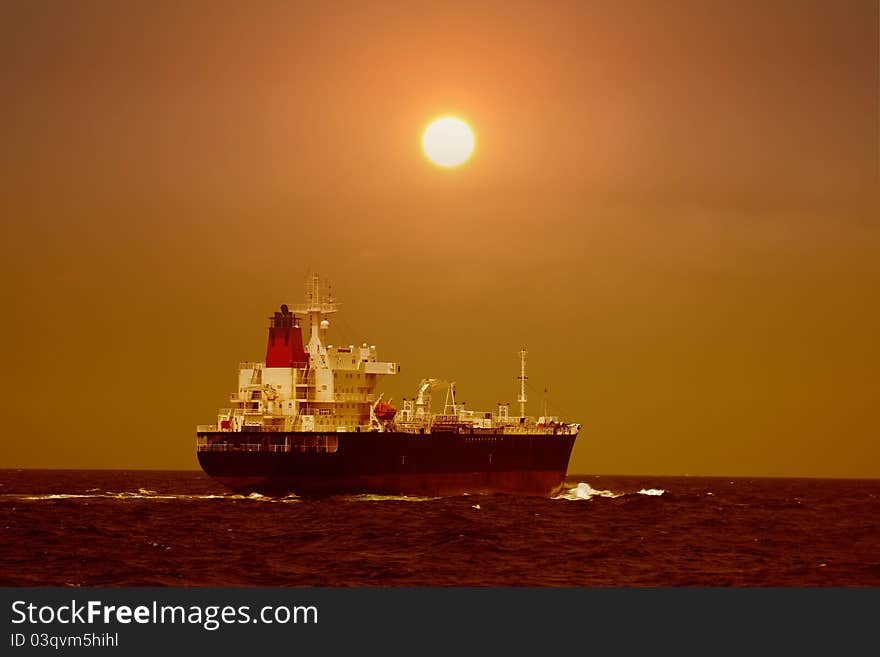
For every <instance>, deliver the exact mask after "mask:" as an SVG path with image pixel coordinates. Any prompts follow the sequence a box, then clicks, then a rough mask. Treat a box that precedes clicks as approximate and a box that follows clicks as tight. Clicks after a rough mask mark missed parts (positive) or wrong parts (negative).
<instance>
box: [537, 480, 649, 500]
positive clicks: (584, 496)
mask: <svg viewBox="0 0 880 657" xmlns="http://www.w3.org/2000/svg"><path fill="white" fill-rule="evenodd" d="M665 492H666V491H665V490H663V489H662V488H642V489H641V490H640V491H638V492H637V493H636V494H637V495H650V496H654V497H657V496H660V495H663V494H664V493H665ZM626 494H627V493H615V492H614V491H611V490H597V489H595V488H593V487H592V486H590V484H588V483H586V482H583V481H582V482H580V483H579V484H578V485H577V486H575V487H574V488H569V489H568V490H567V491H564V492H562V493H560V494H559V495H557V496H556V497H554V498H553V499H554V500H590V499H592V498H594V497H610V498H615V497H622V496H624V495H626Z"/></svg>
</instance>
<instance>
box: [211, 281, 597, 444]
mask: <svg viewBox="0 0 880 657" xmlns="http://www.w3.org/2000/svg"><path fill="white" fill-rule="evenodd" d="M337 310H338V306H337V304H336V302H335V301H334V300H333V298H332V295H331V294H330V293H329V291H328V290H326V289H325V288H324V286H322V284H321V281H320V279H319V278H318V276H313V277H311V279H310V280H309V282H308V284H307V286H306V302H305V303H304V304H302V305H299V306H296V307H294V309H293V311H291V310H289V309H288V307H287V306H286V305H284V306H282V307H281V311H280V312H276V313H275V315H274V317H272V318H270V321H271V325H270V327H269V343H268V346H267V350H266V361H265V362H262V363H257V362H246V363H241V364H240V365H239V372H238V390H237V391H236V392H234V393H232V395H231V396H230V407H229V408H223V409H221V410H220V412H219V413H218V417H217V424H216V425H208V426H200V427H199V431H202V432H211V431H221V432H226V431H229V432H241V431H248V432H252V431H269V432H363V431H397V432H404V433H414V434H424V433H431V431H432V429H433V430H434V431H438V430H444V431H450V430H453V431H461V430H467V429H478V430H482V431H485V430H490V429H493V430H496V431H497V432H500V433H557V432H563V433H576V432H577V431H578V429H579V428H580V425H577V424H565V423H560V422H559V420H558V418H556V417H549V416H542V417H538V418H534V417H527V416H526V415H525V403H526V391H525V381H526V378H527V377H526V373H525V357H526V353H527V352H526V351H525V349H523V350H522V351H521V352H520V376H519V380H520V394H519V397H518V399H517V401H518V402H519V404H520V415H519V417H510V412H509V405H507V404H500V405H499V408H498V412H497V413H491V412H481V411H472V410H468V409H465V407H464V404H462V403H456V400H455V383H454V382H451V383H450V382H442V381H440V380H438V379H423V380H422V381H421V382H420V384H419V388H418V394H417V396H416V397H414V398H413V399H404V400H403V408H402V409H401V410H400V412H399V413H398V412H397V410H396V409H394V408H393V407H392V406H391V405H390V404H389V403H386V402H384V401H383V400H382V395H381V394H378V393H377V387H378V384H379V379H380V377H383V376H390V375H395V374H397V373H399V372H400V365H399V364H397V363H395V362H389V361H380V360H379V358H378V355H377V352H376V347H375V345H369V346H368V345H367V344H366V343H363V344H361V345H360V346H355V345H351V344H350V345H346V346H334V345H332V344H327V331H328V329H329V326H330V320H329V316H330V315H332V314H334V313H336V312H337ZM301 318H302V319H305V320H306V321H307V323H308V326H309V337H308V341H307V342H305V343H304V341H303V335H302V327H301V325H300V321H301ZM440 386H443V387H445V388H446V402H445V404H444V410H443V412H442V413H433V412H432V410H431V397H432V394H431V393H432V391H433V390H434V389H436V388H437V387H440Z"/></svg>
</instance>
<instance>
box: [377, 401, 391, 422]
mask: <svg viewBox="0 0 880 657" xmlns="http://www.w3.org/2000/svg"><path fill="white" fill-rule="evenodd" d="M373 413H375V414H376V417H377V418H378V419H380V420H382V421H383V422H388V421H390V420H393V419H394V416H395V415H397V409H396V408H394V407H393V406H392V405H391V404H388V403H386V402H384V401H380V402H379V403H378V404H376V408H375V409H373Z"/></svg>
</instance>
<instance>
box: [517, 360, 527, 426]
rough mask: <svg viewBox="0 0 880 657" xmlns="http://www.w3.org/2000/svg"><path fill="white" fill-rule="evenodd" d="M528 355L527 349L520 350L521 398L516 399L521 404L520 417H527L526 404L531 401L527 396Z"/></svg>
mask: <svg viewBox="0 0 880 657" xmlns="http://www.w3.org/2000/svg"><path fill="white" fill-rule="evenodd" d="M528 355H529V352H528V351H526V348H525V347H523V348H522V349H520V350H519V377H518V378H519V397H517V398H516V401H518V402H519V416H520V417H525V416H526V402H527V401H528V400H529V398H528V397H527V396H526V379H528V378H529V377H527V376H526V356H528Z"/></svg>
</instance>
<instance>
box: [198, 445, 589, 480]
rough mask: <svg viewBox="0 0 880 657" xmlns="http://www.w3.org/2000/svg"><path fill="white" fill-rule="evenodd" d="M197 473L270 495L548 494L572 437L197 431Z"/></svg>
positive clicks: (561, 473) (560, 475) (561, 474)
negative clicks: (201, 441) (202, 444)
mask: <svg viewBox="0 0 880 657" xmlns="http://www.w3.org/2000/svg"><path fill="white" fill-rule="evenodd" d="M199 436H200V437H201V438H205V439H207V443H208V447H203V448H201V449H200V451H199V452H198V458H199V463H200V464H201V466H202V469H204V471H205V472H206V473H207V474H209V475H210V476H211V477H213V478H214V479H216V480H217V481H219V482H220V483H222V484H224V485H225V486H228V487H229V488H232V489H233V490H236V491H239V492H243V493H252V492H258V493H263V494H269V495H284V494H290V493H294V494H297V495H337V494H358V493H374V494H383V495H428V496H435V495H461V494H464V493H514V494H521V495H542V496H546V495H553V494H554V493H556V492H558V491H559V490H560V489H561V488H562V484H563V481H564V479H565V473H566V470H567V468H568V460H569V456H570V454H571V449H572V447H573V445H574V441H575V438H576V437H577V436H576V435H575V434H560V435H552V434H549V435H547V434H540V435H528V434H515V435H503V434H494V433H486V434H458V433H432V434H429V435H414V434H408V433H393V432H386V433H336V434H303V433H290V434H284V433H273V434H266V433H253V434H249V433H228V432H224V433H200V434H199Z"/></svg>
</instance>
